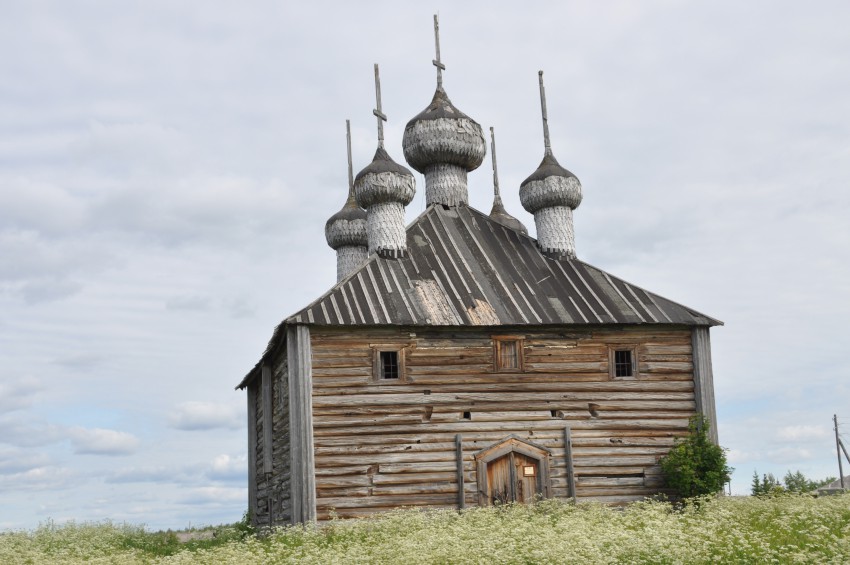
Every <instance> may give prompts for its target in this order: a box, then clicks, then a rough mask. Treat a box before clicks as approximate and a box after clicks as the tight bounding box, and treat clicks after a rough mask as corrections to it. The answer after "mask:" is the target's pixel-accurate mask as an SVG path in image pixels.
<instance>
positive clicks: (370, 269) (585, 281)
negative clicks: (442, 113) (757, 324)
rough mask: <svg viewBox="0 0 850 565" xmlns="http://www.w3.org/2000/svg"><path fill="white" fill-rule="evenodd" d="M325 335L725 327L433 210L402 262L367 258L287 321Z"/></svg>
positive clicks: (416, 226)
mask: <svg viewBox="0 0 850 565" xmlns="http://www.w3.org/2000/svg"><path fill="white" fill-rule="evenodd" d="M284 323H285V324H310V325H323V326H375V325H399V326H456V325H461V326H470V325H477V326H500V325H501V326H523V325H562V324H684V325H694V326H714V325H719V324H722V322H720V321H718V320H715V319H713V318H710V317H708V316H706V315H704V314H701V313H699V312H697V311H696V310H692V309H690V308H687V307H685V306H682V305H681V304H677V303H675V302H672V301H670V300H667V299H666V298H662V297H661V296H658V295H657V294H653V293H651V292H647V291H645V290H643V289H642V288H640V287H637V286H635V285H633V284H630V283H627V282H625V281H623V280H621V279H618V278H617V277H614V276H612V275H609V274H608V273H606V272H605V271H602V270H601V269H597V268H596V267H593V266H591V265H588V264H587V263H584V262H582V261H579V260H576V259H573V260H570V259H567V258H551V257H548V256H546V255H544V254H543V253H541V252H540V250H539V249H538V247H537V244H536V241H535V240H534V239H533V238H531V237H529V236H527V235H523V234H521V233H519V232H517V231H515V230H513V229H510V228H507V227H505V226H503V225H502V224H500V223H498V222H495V221H493V220H492V219H490V218H489V217H488V216H486V215H484V214H482V213H481V212H478V211H477V210H475V209H473V208H469V207H466V206H458V207H453V208H449V209H446V208H444V207H442V206H440V205H432V206H430V207H428V209H427V210H426V211H425V212H424V213H423V214H422V215H420V216H419V217H418V218H417V219H416V220H415V221H414V222H413V223H412V224H410V226H408V228H407V253H406V254H405V256H404V257H402V258H385V257H381V256H379V255H372V256H371V257H370V258H369V259H368V261H366V262H365V263H364V264H363V265H362V266H361V267H360V268H359V269H358V270H357V271H355V272H354V273H353V274H351V275H350V276H349V277H348V278H346V279H344V280H342V281H340V282H339V283H338V284H337V285H335V286H334V287H333V288H331V289H330V290H329V291H328V292H326V293H325V294H324V295H322V296H321V297H320V298H319V299H318V300H316V301H315V302H313V303H312V304H310V305H309V306H307V307H306V308H304V309H303V310H301V311H300V312H297V313H296V314H294V315H292V316H290V317H289V318H287V319H286V320H284Z"/></svg>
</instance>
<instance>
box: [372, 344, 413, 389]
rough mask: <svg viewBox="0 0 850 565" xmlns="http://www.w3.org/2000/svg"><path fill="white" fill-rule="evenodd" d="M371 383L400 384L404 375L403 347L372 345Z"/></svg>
mask: <svg viewBox="0 0 850 565" xmlns="http://www.w3.org/2000/svg"><path fill="white" fill-rule="evenodd" d="M371 348H372V381H374V382H386V383H401V382H405V381H406V380H407V378H406V376H405V374H404V348H405V346H404V345H396V344H386V345H372V346H371Z"/></svg>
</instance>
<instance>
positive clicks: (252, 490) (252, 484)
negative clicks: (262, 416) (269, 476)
mask: <svg viewBox="0 0 850 565" xmlns="http://www.w3.org/2000/svg"><path fill="white" fill-rule="evenodd" d="M247 388H248V394H247V396H248V514H249V516H251V519H252V520H253V525H254V526H257V525H258V523H257V442H258V441H259V437H258V434H257V384H256V380H254V381H252V382H250V383H248V387H247Z"/></svg>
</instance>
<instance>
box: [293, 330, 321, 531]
mask: <svg viewBox="0 0 850 565" xmlns="http://www.w3.org/2000/svg"><path fill="white" fill-rule="evenodd" d="M286 340H287V358H288V364H289V429H290V461H291V479H290V480H291V486H292V490H291V500H292V521H293V523H296V524H298V523H306V522H311V521H314V520H315V519H316V474H315V461H314V457H313V401H312V390H313V373H312V355H311V351H310V328H309V327H307V326H302V325H297V326H290V327H288V328H287V331H286Z"/></svg>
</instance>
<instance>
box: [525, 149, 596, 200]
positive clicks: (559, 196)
mask: <svg viewBox="0 0 850 565" xmlns="http://www.w3.org/2000/svg"><path fill="white" fill-rule="evenodd" d="M519 199H520V202H521V203H522V207H523V208H525V209H526V210H527V211H529V212H531V213H532V214H533V213H535V212H537V211H538V210H540V209H542V208H550V207H553V206H565V207H567V208H572V209H575V208H578V205H579V204H581V183H579V180H578V178H576V176H575V175H574V174H572V173H571V172H570V171H568V170H567V169H565V168H564V167H562V166H561V165H560V164H559V163H558V160H557V159H555V156H554V155H552V154H551V153H546V155H544V156H543V160H542V161H541V162H540V166H539V167H537V170H536V171H534V172H533V173H532V174H531V176H530V177H528V178H527V179H525V180H524V181H522V184H520V185H519Z"/></svg>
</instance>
